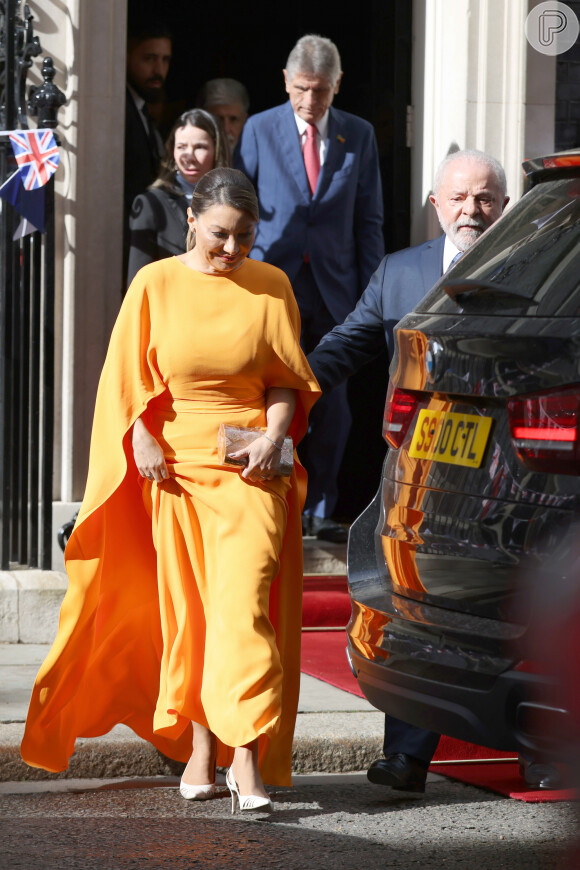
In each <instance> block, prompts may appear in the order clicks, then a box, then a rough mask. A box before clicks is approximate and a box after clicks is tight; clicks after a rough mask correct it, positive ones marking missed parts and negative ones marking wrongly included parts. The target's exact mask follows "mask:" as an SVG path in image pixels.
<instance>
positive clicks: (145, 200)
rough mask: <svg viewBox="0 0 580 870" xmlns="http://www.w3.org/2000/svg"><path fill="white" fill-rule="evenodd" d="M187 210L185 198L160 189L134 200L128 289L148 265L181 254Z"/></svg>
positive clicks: (130, 231)
mask: <svg viewBox="0 0 580 870" xmlns="http://www.w3.org/2000/svg"><path fill="white" fill-rule="evenodd" d="M187 206H188V201H187V197H185V196H183V195H182V194H181V193H175V194H171V193H169V191H167V190H165V189H164V188H161V187H155V188H151V189H150V190H146V191H145V193H142V194H141V196H138V197H137V198H136V199H135V201H134V203H133V208H132V209H131V217H130V218H129V264H128V267H127V284H128V285H129V284H130V283H131V281H132V280H133V278H134V277H135V275H136V274H137V272H138V271H139V269H141V268H142V267H143V266H146V265H147V264H148V263H153V262H155V260H162V259H163V258H164V257H172V256H174V255H175V254H183V253H184V252H185V242H186V238H187Z"/></svg>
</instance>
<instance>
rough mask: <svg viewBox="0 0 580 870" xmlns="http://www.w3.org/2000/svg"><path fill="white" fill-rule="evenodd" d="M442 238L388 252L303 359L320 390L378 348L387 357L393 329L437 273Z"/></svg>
mask: <svg viewBox="0 0 580 870" xmlns="http://www.w3.org/2000/svg"><path fill="white" fill-rule="evenodd" d="M444 246H445V236H444V235H443V236H440V237H439V238H438V239H435V240H434V241H429V242H425V244H423V245H417V246H416V247H413V248H405V250H403V251H397V253H395V254H388V255H387V256H386V257H385V258H384V259H383V260H382V262H381V264H380V266H379V268H378V269H377V271H376V272H375V274H374V275H373V277H372V278H371V281H370V283H369V286H368V287H367V289H366V290H365V292H364V293H363V295H362V296H361V298H360V300H359V303H358V305H357V306H356V308H355V309H354V311H352V312H351V313H350V314H349V315H348V317H347V318H346V320H345V321H344V323H341V324H340V325H339V326H335V327H334V329H333V330H331V332H329V333H328V334H327V335H325V336H324V338H323V339H322V340H321V341H320V343H319V344H318V346H317V347H316V348H315V349H314V350H313V351H312V353H311V354H309V356H308V362H309V363H310V367H311V368H312V371H313V372H314V375H315V377H316V379H317V380H318V383H319V384H320V386H321V387H322V390H323V391H326V390H329V389H331V388H332V387H335V386H336V385H337V384H339V383H341V382H342V381H344V380H345V379H346V378H348V377H350V375H352V374H354V373H355V372H356V371H358V369H360V368H361V366H362V365H364V363H366V362H369V361H370V360H372V359H374V358H375V357H376V356H378V355H379V353H380V352H381V351H382V350H384V348H385V343H386V345H387V347H388V350H389V357H392V354H393V329H394V327H395V325H396V324H397V323H398V322H399V320H401V318H402V317H404V316H405V315H406V314H408V313H409V312H410V311H412V310H413V308H414V307H415V306H416V305H417V303H418V302H419V301H420V300H421V299H422V298H423V296H425V294H426V293H428V292H429V290H431V288H432V287H433V285H434V284H435V283H436V282H437V281H438V280H439V278H440V277H441V275H442V274H443V248H444Z"/></svg>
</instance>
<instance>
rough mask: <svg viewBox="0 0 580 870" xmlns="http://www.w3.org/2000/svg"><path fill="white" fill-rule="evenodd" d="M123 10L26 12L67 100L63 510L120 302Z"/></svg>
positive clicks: (84, 3)
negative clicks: (30, 15)
mask: <svg viewBox="0 0 580 870" xmlns="http://www.w3.org/2000/svg"><path fill="white" fill-rule="evenodd" d="M126 5H127V4H126V0H99V2H98V3H97V2H94V0H92V2H91V0H68V2H67V3H66V4H63V3H62V2H60V0H42V2H41V0H31V2H30V7H31V12H32V14H33V15H34V17H35V32H36V34H37V35H38V36H39V37H40V41H41V45H42V48H43V54H50V55H51V56H52V57H53V59H54V61H55V65H56V68H57V76H56V79H55V81H56V84H57V85H58V86H59V87H60V88H61V89H62V90H63V91H64V92H65V94H66V96H67V104H66V106H65V107H64V108H63V109H62V110H61V112H60V114H59V127H58V132H59V135H60V137H61V139H62V149H61V167H60V168H59V170H58V172H57V176H56V193H57V197H56V221H57V243H56V244H57V248H56V264H57V309H56V310H57V326H56V353H57V362H56V368H57V387H56V423H57V425H56V437H57V457H56V458H57V461H56V463H55V475H56V476H57V481H56V484H55V497H56V498H57V499H58V498H59V497H60V499H61V500H62V501H65V502H69V501H76V500H78V499H79V498H80V497H81V496H82V492H83V488H84V483H85V478H86V469H87V460H88V449H89V436H90V429H91V422H92V414H93V408H94V399H95V392H96V386H97V381H98V377H99V372H100V369H101V367H102V363H103V359H104V356H105V352H106V347H107V343H108V339H109V335H110V332H111V327H112V324H113V322H114V320H115V317H116V314H117V312H118V309H119V305H120V302H121V295H120V294H121V268H122V263H121V258H122V251H121V237H122V211H123V209H122V203H123V162H124V151H123V146H124V124H125V113H124V98H125V44H126V18H127V9H126ZM39 69H40V64H39V63H38V62H36V63H35V77H36V79H37V80H38V74H37V72H38V71H39ZM31 80H32V81H34V78H33V77H31ZM59 457H60V462H59V461H58V459H59Z"/></svg>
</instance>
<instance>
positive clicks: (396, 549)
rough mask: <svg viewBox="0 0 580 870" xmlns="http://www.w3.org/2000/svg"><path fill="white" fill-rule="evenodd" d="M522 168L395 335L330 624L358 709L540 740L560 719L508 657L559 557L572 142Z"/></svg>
mask: <svg viewBox="0 0 580 870" xmlns="http://www.w3.org/2000/svg"><path fill="white" fill-rule="evenodd" d="M524 171H525V173H526V176H527V185H528V188H529V189H528V190H527V192H526V194H525V195H524V196H523V197H522V199H521V200H520V201H519V202H518V203H517V204H516V205H515V206H514V207H513V208H512V209H511V210H510V211H508V212H507V213H506V214H504V215H503V217H502V218H501V219H500V220H499V221H498V222H497V223H496V224H494V226H492V227H491V228H490V229H489V230H488V231H487V232H486V233H485V234H484V235H483V236H482V238H481V239H480V240H479V241H478V242H477V244H476V245H474V246H473V248H471V249H470V250H469V251H468V252H467V253H466V254H465V255H464V256H463V258H462V259H461V260H460V261H459V263H458V264H457V266H456V267H455V268H454V270H453V272H452V273H450V275H451V274H452V276H453V277H452V279H451V277H448V278H445V277H443V278H442V279H441V281H439V283H438V284H437V285H436V286H435V287H434V289H433V290H432V291H431V292H430V293H429V294H428V295H427V296H426V297H425V298H424V299H423V300H422V301H421V302H420V303H419V305H418V306H417V308H416V309H415V311H414V312H413V313H411V314H409V315H408V316H407V317H405V318H404V319H403V320H402V321H401V322H400V323H399V324H398V327H397V329H396V332H395V346H396V347H395V353H394V358H393V361H392V364H391V368H390V385H389V392H388V395H387V402H386V407H385V416H384V427H383V433H384V437H385V439H386V441H387V442H388V445H389V450H388V452H387V456H386V459H385V463H384V468H383V476H382V482H381V487H380V489H379V492H378V494H377V496H376V497H375V499H374V500H373V502H372V503H371V504H370V505H369V507H368V508H367V509H366V510H365V511H364V512H363V513H362V514H361V516H360V517H359V518H358V519H357V520H356V522H355V523H354V524H353V526H352V528H351V532H350V537H349V546H348V575H349V586H350V594H351V599H352V617H351V620H350V622H349V625H348V627H347V633H348V644H349V646H348V654H349V658H350V661H351V666H352V668H353V670H354V672H355V674H356V676H357V677H358V680H359V683H360V686H361V688H362V690H363V692H364V693H365V695H366V696H367V698H368V699H369V700H370V701H371V703H372V704H374V705H375V706H376V707H378V708H380V709H382V710H385V711H387V712H389V713H390V714H392V715H394V716H397V717H398V718H400V719H403V720H404V721H407V722H410V723H412V724H415V725H420V726H423V727H425V728H429V729H431V730H433V731H438V732H441V733H445V734H449V735H451V736H453V737H457V738H461V739H464V740H469V741H473V742H475V743H480V744H483V745H486V746H492V747H496V748H498V749H514V750H515V749H534V750H535V749H540V750H544V751H545V750H546V748H549V736H550V734H551V733H552V726H553V725H555V724H558V720H560V719H562V718H565V717H566V712H565V710H562V709H561V708H560V707H559V706H558V704H553V705H551V704H550V702H549V701H546V695H545V694H544V693H543V692H542V689H543V688H545V687H546V686H548V685H549V683H550V681H551V677H550V676H549V675H547V674H546V668H545V666H544V664H543V662H542V661H541V660H537V659H536V658H535V657H534V658H530V657H528V656H526V655H525V654H523V653H522V650H523V649H525V648H526V646H525V635H526V631H527V626H528V624H529V619H530V614H529V601H530V598H531V596H530V595H529V594H528V588H527V585H528V582H529V580H530V578H533V577H539V576H541V577H543V578H544V581H543V582H549V580H548V581H546V580H545V578H546V577H547V578H549V577H550V570H551V562H552V560H553V557H554V554H555V553H557V554H558V557H559V559H558V565H561V564H563V563H564V562H565V559H562V558H561V557H562V552H561V548H562V547H564V546H566V545H565V544H564V543H562V541H563V538H564V533H565V532H566V529H568V527H569V526H570V525H571V524H572V523H573V522H574V520H575V519H576V518H577V517H578V511H579V508H580V478H579V476H578V475H579V474H580V153H574V154H572V153H567V154H559V155H555V156H553V157H546V158H542V159H538V160H533V161H528V162H527V163H525V164H524ZM566 540H569V537H568V538H567V539H566ZM554 570H558V569H557V568H554ZM570 582H572V580H571V581H570ZM574 582H578V578H576V579H575V580H574ZM559 724H560V725H561V722H560V723H559Z"/></svg>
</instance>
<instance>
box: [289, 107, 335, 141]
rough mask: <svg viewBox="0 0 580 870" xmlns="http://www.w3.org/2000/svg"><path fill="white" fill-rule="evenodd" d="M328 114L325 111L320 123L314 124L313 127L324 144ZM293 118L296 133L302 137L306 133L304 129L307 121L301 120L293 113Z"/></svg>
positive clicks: (326, 134)
mask: <svg viewBox="0 0 580 870" xmlns="http://www.w3.org/2000/svg"><path fill="white" fill-rule="evenodd" d="M328 114H329V110H328V109H327V110H326V112H325V113H324V115H323V116H322V118H321V119H320V121H317V122H316V124H315V127H316V129H317V130H318V135H319V136H320V138H321V139H322V141H323V142H325V141H326V139H327V137H328ZM294 118H295V119H296V126H297V127H298V133H299V134H300V136H304V134H305V133H306V128H307V127H308V121H305V120H304V118H301V117H300V115H297V114H296V112H294Z"/></svg>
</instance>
